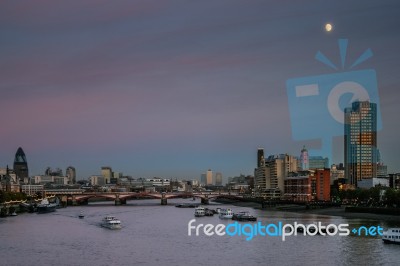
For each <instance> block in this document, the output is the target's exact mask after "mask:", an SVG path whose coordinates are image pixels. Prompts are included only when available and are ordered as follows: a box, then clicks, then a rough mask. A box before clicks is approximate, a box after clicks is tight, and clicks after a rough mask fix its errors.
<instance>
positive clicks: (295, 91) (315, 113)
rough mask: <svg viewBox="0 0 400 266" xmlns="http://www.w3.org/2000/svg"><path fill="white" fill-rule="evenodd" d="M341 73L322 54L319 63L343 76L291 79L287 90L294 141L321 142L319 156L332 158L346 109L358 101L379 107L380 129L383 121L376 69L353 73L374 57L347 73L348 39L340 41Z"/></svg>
mask: <svg viewBox="0 0 400 266" xmlns="http://www.w3.org/2000/svg"><path fill="white" fill-rule="evenodd" d="M338 44H339V52H340V62H341V69H340V70H339V67H338V66H337V65H335V64H334V63H333V62H332V61H331V60H330V59H328V58H327V57H326V56H325V55H324V54H323V53H322V52H321V51H318V52H317V53H316V55H315V59H316V60H318V61H320V62H322V63H323V64H324V65H326V66H328V67H330V68H332V69H334V70H336V71H340V72H335V73H332V74H326V75H319V76H309V77H300V78H294V79H289V80H287V82H286V90H287V95H288V102H289V113H290V119H291V129H292V137H293V139H294V140H296V141H302V140H316V139H319V140H321V143H322V145H321V149H320V150H318V151H313V152H314V153H317V154H318V155H323V156H326V157H332V138H333V137H335V136H342V135H343V131H344V130H343V127H344V108H346V107H349V106H351V103H352V102H354V101H370V102H373V103H376V104H377V122H378V124H377V125H378V129H381V128H382V123H381V119H380V106H379V95H378V87H377V79H376V72H375V70H373V69H365V70H353V69H354V68H356V67H357V66H359V65H360V64H361V63H363V62H364V61H366V60H367V59H369V58H371V57H372V56H373V53H372V51H371V49H367V50H365V51H364V52H363V53H362V54H361V55H360V56H359V57H358V58H357V59H356V60H355V62H353V63H352V64H351V65H350V67H349V70H350V71H345V67H346V56H347V46H348V40H347V39H339V40H338Z"/></svg>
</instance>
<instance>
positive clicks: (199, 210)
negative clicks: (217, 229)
mask: <svg viewBox="0 0 400 266" xmlns="http://www.w3.org/2000/svg"><path fill="white" fill-rule="evenodd" d="M205 215H206V210H205V209H204V208H203V207H201V206H199V207H196V208H195V209H194V216H196V217H203V216H205Z"/></svg>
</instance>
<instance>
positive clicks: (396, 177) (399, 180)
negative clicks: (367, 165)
mask: <svg viewBox="0 0 400 266" xmlns="http://www.w3.org/2000/svg"><path fill="white" fill-rule="evenodd" d="M389 187H391V188H394V189H400V173H397V174H389Z"/></svg>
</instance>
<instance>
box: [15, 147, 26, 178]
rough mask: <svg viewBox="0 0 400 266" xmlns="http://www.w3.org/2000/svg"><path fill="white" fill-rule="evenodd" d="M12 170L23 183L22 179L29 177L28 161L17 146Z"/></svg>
mask: <svg viewBox="0 0 400 266" xmlns="http://www.w3.org/2000/svg"><path fill="white" fill-rule="evenodd" d="M14 172H15V174H16V175H17V178H18V180H19V182H21V183H24V181H27V180H28V178H29V170H28V161H27V160H26V156H25V152H24V150H22V148H21V147H19V148H18V150H17V152H16V153H15V158H14Z"/></svg>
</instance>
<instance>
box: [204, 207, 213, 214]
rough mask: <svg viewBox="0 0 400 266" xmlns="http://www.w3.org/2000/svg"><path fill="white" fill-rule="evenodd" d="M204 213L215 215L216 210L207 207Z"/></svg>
mask: <svg viewBox="0 0 400 266" xmlns="http://www.w3.org/2000/svg"><path fill="white" fill-rule="evenodd" d="M204 215H205V216H214V211H213V210H210V209H207V208H206V209H205V210H204Z"/></svg>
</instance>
